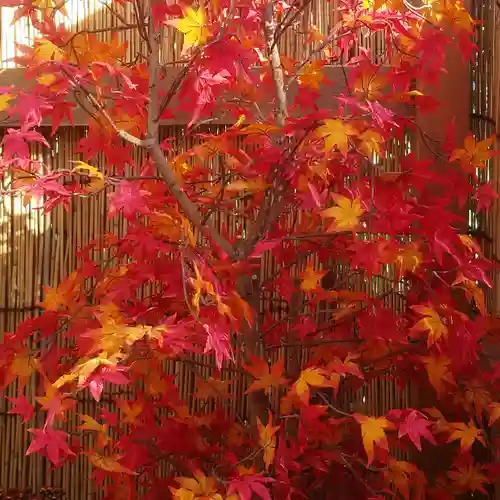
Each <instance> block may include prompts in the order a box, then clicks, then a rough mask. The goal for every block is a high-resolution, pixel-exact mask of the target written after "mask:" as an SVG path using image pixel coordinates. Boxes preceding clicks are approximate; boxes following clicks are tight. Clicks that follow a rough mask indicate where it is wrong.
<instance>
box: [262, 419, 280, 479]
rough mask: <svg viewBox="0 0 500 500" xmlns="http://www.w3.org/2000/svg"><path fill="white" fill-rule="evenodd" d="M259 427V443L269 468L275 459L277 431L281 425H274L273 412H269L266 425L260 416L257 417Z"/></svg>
mask: <svg viewBox="0 0 500 500" xmlns="http://www.w3.org/2000/svg"><path fill="white" fill-rule="evenodd" d="M257 429H258V431H259V445H260V446H261V447H262V450H263V454H264V457H263V458H264V464H265V466H266V470H268V469H269V467H270V465H271V463H272V462H273V460H274V454H275V452H276V433H277V432H278V430H279V429H280V426H279V425H278V426H276V427H273V417H272V415H271V412H269V421H268V423H267V425H264V424H263V423H262V422H261V420H260V418H259V417H257Z"/></svg>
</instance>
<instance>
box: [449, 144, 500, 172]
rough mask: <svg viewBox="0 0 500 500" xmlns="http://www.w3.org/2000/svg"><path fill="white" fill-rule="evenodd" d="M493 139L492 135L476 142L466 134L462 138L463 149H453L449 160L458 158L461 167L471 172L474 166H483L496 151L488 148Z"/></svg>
mask: <svg viewBox="0 0 500 500" xmlns="http://www.w3.org/2000/svg"><path fill="white" fill-rule="evenodd" d="M495 139H496V136H495V135H492V136H491V137H488V138H487V139H484V140H482V141H479V142H476V139H474V137H473V136H472V135H468V136H467V137H466V138H465V140H464V147H463V149H460V148H457V149H455V150H453V152H452V153H451V157H450V161H456V160H459V161H460V164H461V165H462V168H464V170H466V171H468V172H472V171H474V169H476V168H485V167H486V162H487V161H488V160H490V159H491V158H493V156H495V155H496V154H497V153H498V152H497V151H491V150H490V147H491V146H492V145H493V143H494V142H495Z"/></svg>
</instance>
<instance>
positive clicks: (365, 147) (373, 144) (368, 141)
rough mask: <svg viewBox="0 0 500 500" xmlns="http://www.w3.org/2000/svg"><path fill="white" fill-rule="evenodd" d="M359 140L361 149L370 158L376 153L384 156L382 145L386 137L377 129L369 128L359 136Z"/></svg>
mask: <svg viewBox="0 0 500 500" xmlns="http://www.w3.org/2000/svg"><path fill="white" fill-rule="evenodd" d="M359 140H360V141H361V142H360V145H359V149H361V151H362V152H363V153H364V154H365V155H366V156H368V158H372V157H373V155H374V154H375V153H376V154H377V155H379V156H382V153H383V152H382V151H381V149H380V146H381V145H382V143H383V142H384V138H383V137H382V135H381V134H379V133H378V132H376V131H375V130H372V129H368V130H365V131H364V132H363V133H362V134H361V135H360V136H359Z"/></svg>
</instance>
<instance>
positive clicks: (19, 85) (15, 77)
mask: <svg viewBox="0 0 500 500" xmlns="http://www.w3.org/2000/svg"><path fill="white" fill-rule="evenodd" d="M180 71H181V68H171V69H170V70H169V71H168V72H167V74H166V75H165V78H164V79H163V80H162V82H161V91H162V93H163V94H164V95H165V94H166V93H167V92H168V90H169V89H170V87H171V86H172V83H173V82H174V80H175V78H176V77H177V75H178V74H179V72H180ZM323 73H324V76H325V79H326V80H327V81H328V82H329V83H328V84H323V85H321V86H320V89H319V91H318V94H319V97H318V99H317V101H316V105H317V106H318V109H323V110H324V109H331V110H334V109H335V108H336V107H337V101H336V99H335V97H337V96H339V95H340V94H342V93H343V92H345V90H346V76H348V75H349V68H342V67H340V66H326V67H324V68H323ZM34 84H35V81H34V80H28V79H26V77H25V70H24V69H23V68H13V69H7V70H4V71H3V72H0V87H7V86H10V85H13V86H14V88H15V90H16V91H19V90H26V89H29V88H31V87H32V86H33V85H34ZM297 90H298V84H297V82H296V81H294V82H292V83H291V84H290V86H289V90H288V101H289V102H290V103H293V102H294V100H295V97H296V95H297ZM81 98H82V99H84V96H83V94H82V97H81ZM69 100H70V101H71V102H73V103H75V104H76V102H75V101H74V99H73V98H70V99H69ZM271 100H272V97H271V96H270V99H269V103H268V104H267V105H264V106H263V107H261V111H262V113H263V114H264V115H266V114H269V113H270V112H271V111H272V104H271ZM259 105H260V103H259ZM90 106H91V105H90V104H89V108H90ZM168 109H169V110H170V111H171V112H172V114H173V115H174V119H171V120H162V122H161V124H162V125H186V124H187V123H189V121H190V120H191V116H192V110H193V109H194V104H190V103H187V104H186V103H182V102H180V101H179V98H178V96H175V97H174V98H173V99H172V102H171V103H170V105H169V107H168ZM394 109H395V111H396V112H398V113H401V114H405V115H408V114H413V108H412V107H411V106H410V105H406V104H401V105H398V106H397V107H396V108H394ZM302 115H303V112H302V111H301V110H300V109H297V108H295V109H294V108H293V107H290V116H292V117H293V116H295V117H298V116H302ZM209 118H210V123H211V124H217V125H228V124H232V123H234V117H233V116H227V115H224V114H222V113H221V108H220V107H216V108H215V110H214V111H213V113H212V115H211V116H210V117H209ZM73 122H74V125H75V126H86V125H88V122H89V115H88V114H87V113H86V112H85V111H84V110H82V109H81V108H80V107H79V106H78V107H77V108H75V110H74V113H73ZM16 125H19V123H18V122H16V121H15V120H13V119H10V117H7V120H6V121H4V123H3V126H16ZM43 125H50V120H46V121H44V123H43ZM63 125H69V123H68V122H63ZM0 126H2V123H1V122H0Z"/></svg>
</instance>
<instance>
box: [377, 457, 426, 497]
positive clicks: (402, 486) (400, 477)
mask: <svg viewBox="0 0 500 500" xmlns="http://www.w3.org/2000/svg"><path fill="white" fill-rule="evenodd" d="M417 471H418V469H417V466H416V465H414V464H412V463H410V462H405V461H402V460H395V459H393V458H391V459H390V461H389V468H388V469H387V470H386V471H385V472H384V478H385V480H386V481H387V482H388V483H389V486H393V487H394V488H395V489H396V490H397V491H398V492H399V493H400V494H401V495H402V496H403V497H404V498H406V499H409V498H410V481H411V476H412V475H413V474H415V473H416V472H417Z"/></svg>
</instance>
